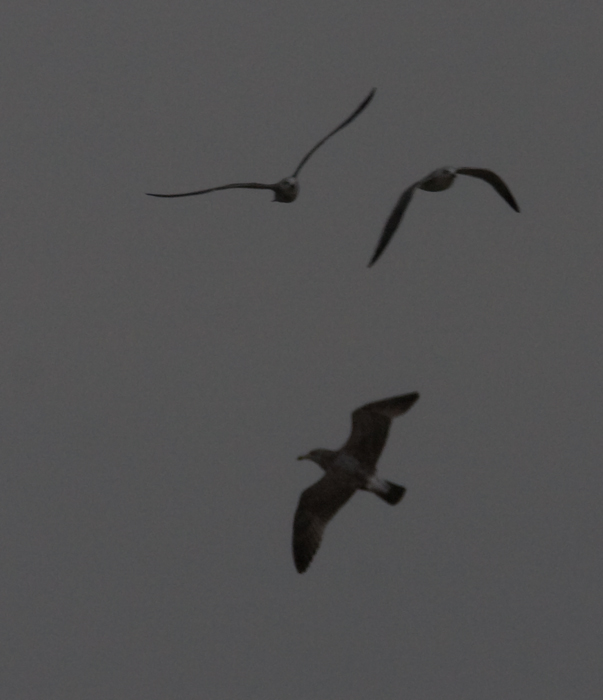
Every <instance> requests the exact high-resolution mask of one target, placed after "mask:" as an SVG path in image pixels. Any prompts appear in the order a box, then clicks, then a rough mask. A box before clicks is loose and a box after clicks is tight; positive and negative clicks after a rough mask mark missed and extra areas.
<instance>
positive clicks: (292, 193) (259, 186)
mask: <svg viewBox="0 0 603 700" xmlns="http://www.w3.org/2000/svg"><path fill="white" fill-rule="evenodd" d="M374 95H375V88H373V89H372V90H371V91H370V92H369V94H368V96H367V97H366V98H365V99H364V100H363V101H362V103H361V104H360V105H359V106H358V107H357V108H356V109H355V110H354V111H353V112H352V114H351V115H350V116H349V117H348V118H347V119H346V120H345V121H343V122H342V123H341V124H340V125H339V126H338V127H337V128H335V129H333V131H330V132H329V133H328V134H327V135H326V136H325V137H324V138H322V139H321V140H320V141H319V142H318V143H317V144H316V145H315V146H313V147H312V148H311V149H310V150H309V151H308V152H307V153H306V155H305V156H304V157H303V158H302V159H301V161H300V164H299V165H298V166H297V168H295V170H294V172H293V174H292V175H290V176H289V177H285V178H283V179H282V180H279V182H276V183H274V184H273V185H268V184H265V183H262V182H235V183H233V184H231V185H221V186H220V187H210V188H209V189H207V190H196V191H195V192H182V193H180V194H155V193H153V192H147V193H146V194H148V195H150V196H151V197H190V196H192V195H195V194H206V193H207V192H215V191H216V190H229V189H234V188H241V187H243V188H248V189H254V190H272V191H273V192H274V199H273V200H272V201H274V202H294V201H295V200H296V199H297V195H298V193H299V182H298V180H297V176H298V175H299V172H300V170H301V169H302V168H303V167H304V165H305V164H306V163H307V162H308V160H309V159H310V156H312V155H313V154H314V153H315V152H316V151H317V150H318V149H319V148H320V147H321V146H322V145H323V143H325V141H327V140H328V139H330V138H331V136H334V135H335V134H336V133H337V132H338V131H341V129H343V128H344V127H345V126H347V125H348V124H349V123H350V122H352V121H354V119H356V117H357V116H358V115H359V114H360V113H361V112H362V111H363V110H364V109H365V108H366V107H367V106H368V104H369V102H370V101H371V100H372V99H373V97H374Z"/></svg>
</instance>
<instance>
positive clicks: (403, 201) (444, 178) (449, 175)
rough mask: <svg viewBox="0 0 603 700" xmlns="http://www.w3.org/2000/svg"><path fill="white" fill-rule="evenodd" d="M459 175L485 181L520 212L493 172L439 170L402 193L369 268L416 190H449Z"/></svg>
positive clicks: (458, 169) (387, 240)
mask: <svg viewBox="0 0 603 700" xmlns="http://www.w3.org/2000/svg"><path fill="white" fill-rule="evenodd" d="M457 175H469V176H471V177H477V178H479V179H480V180H484V182H487V183H488V184H489V185H491V186H492V187H493V188H494V189H495V190H496V191H497V192H498V194H499V195H500V196H501V197H502V198H503V199H504V200H505V202H506V203H507V204H508V205H509V206H510V207H512V208H513V209H515V211H517V212H518V211H519V205H518V204H517V202H516V201H515V197H513V195H512V194H511V190H510V189H509V188H508V187H507V185H506V184H505V183H504V181H503V180H502V178H500V177H499V176H498V175H497V174H496V173H494V172H492V170H486V169H485V168H453V167H451V166H448V167H446V168H438V169H437V170H434V171H433V172H431V173H429V175H427V176H426V177H424V178H422V179H421V180H419V181H418V182H415V183H414V184H412V185H411V186H410V187H408V188H407V189H405V190H404V192H402V194H401V195H400V199H399V200H398V202H397V204H396V206H395V207H394V209H393V211H392V213H391V214H390V215H389V218H388V220H387V221H386V222H385V226H384V227H383V231H382V233H381V238H380V239H379V243H378V244H377V248H376V249H375V252H374V253H373V257H372V258H371V261H370V262H369V265H368V266H369V267H371V265H374V264H375V263H376V262H377V260H378V259H379V258H380V257H381V254H382V253H383V251H384V250H385V248H386V247H387V245H388V243H389V242H390V240H391V238H392V236H393V235H394V233H395V232H396V230H397V228H398V226H399V225H400V222H401V221H402V217H403V216H404V212H405V211H406V208H407V207H408V205H409V204H410V200H411V199H412V196H413V194H414V193H415V190H425V191H426V192H441V191H442V190H447V189H448V188H449V187H452V184H453V182H454V181H455V179H456V176H457Z"/></svg>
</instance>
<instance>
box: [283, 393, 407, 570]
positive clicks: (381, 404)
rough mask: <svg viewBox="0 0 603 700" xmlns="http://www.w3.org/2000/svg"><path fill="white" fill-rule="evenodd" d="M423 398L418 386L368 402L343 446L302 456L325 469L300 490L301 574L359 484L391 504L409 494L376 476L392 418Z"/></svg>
mask: <svg viewBox="0 0 603 700" xmlns="http://www.w3.org/2000/svg"><path fill="white" fill-rule="evenodd" d="M418 398H419V394H418V393H417V392H413V393H411V394H405V395H404V396H394V397H392V398H389V399H383V400H382V401H375V402H373V403H367V404H366V405H365V406H361V407H360V408H357V409H356V410H355V411H354V412H353V413H352V432H351V434H350V437H349V438H348V440H347V442H346V443H345V445H344V446H343V447H342V448H341V449H340V450H338V451H333V450H324V449H318V450H312V451H311V452H308V454H306V455H301V456H300V457H298V459H309V460H311V461H312V462H316V464H318V465H319V466H320V467H322V469H324V471H325V475H324V476H323V477H322V479H320V480H319V481H317V482H316V483H315V484H313V485H312V486H310V487H309V488H307V489H306V490H305V491H304V492H303V493H302V495H301V496H300V499H299V503H298V505H297V510H296V512H295V518H294V520H293V559H294V561H295V567H296V569H297V570H298V571H299V573H300V574H301V573H303V572H304V571H305V570H306V569H307V568H308V566H310V562H311V561H312V558H313V557H314V554H315V553H316V550H317V549H318V547H319V546H320V542H321V540H322V535H323V532H324V529H325V527H326V525H327V523H328V522H329V520H331V518H332V517H333V516H334V515H335V513H337V511H338V510H339V509H340V508H341V507H342V506H343V505H345V503H347V502H348V501H349V499H350V498H351V497H352V496H353V495H354V493H355V492H356V491H357V490H358V489H361V490H363V491H372V492H373V493H375V494H377V496H379V497H380V498H382V499H383V500H384V501H385V502H386V503H389V504H391V505H395V504H396V503H398V502H399V501H400V499H401V498H402V496H404V493H405V492H406V489H405V488H404V487H403V486H398V485H397V484H392V483H391V482H390V481H385V480H384V479H380V478H379V477H377V476H376V471H377V460H378V459H379V456H380V455H381V452H382V451H383V448H384V447H385V442H386V440H387V434H388V432H389V426H390V424H391V421H392V418H395V417H396V416H400V415H402V414H403V413H406V411H408V409H409V408H410V407H411V406H412V405H413V404H414V403H415V402H416V401H417V400H418Z"/></svg>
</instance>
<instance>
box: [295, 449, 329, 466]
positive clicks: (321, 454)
mask: <svg viewBox="0 0 603 700" xmlns="http://www.w3.org/2000/svg"><path fill="white" fill-rule="evenodd" d="M336 454H337V453H336V452H333V450H322V449H319V450H312V451H311V452H308V454H306V455H300V456H299V457H298V458H297V459H308V460H310V461H311V462H315V463H316V464H318V466H319V467H322V468H323V469H327V467H329V466H330V465H331V464H332V463H333V460H334V458H335V456H336Z"/></svg>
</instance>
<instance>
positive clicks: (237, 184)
mask: <svg viewBox="0 0 603 700" xmlns="http://www.w3.org/2000/svg"><path fill="white" fill-rule="evenodd" d="M236 187H239V188H240V187H245V188H248V189H252V190H274V185H264V184H262V183H261V182H235V183H233V184H232V185H220V187H210V188H209V189H208V190H195V192H181V193H179V194H156V193H155V192H145V194H148V195H149V196H150V197H191V196H192V195H195V194H205V193H206V192H215V191H216V190H230V189H233V188H236Z"/></svg>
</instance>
